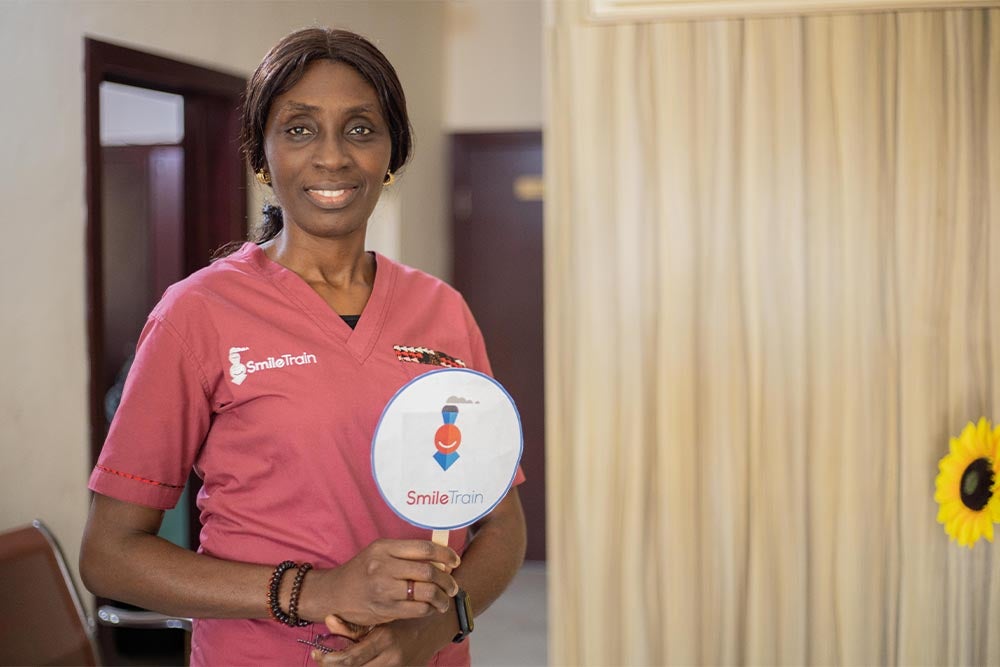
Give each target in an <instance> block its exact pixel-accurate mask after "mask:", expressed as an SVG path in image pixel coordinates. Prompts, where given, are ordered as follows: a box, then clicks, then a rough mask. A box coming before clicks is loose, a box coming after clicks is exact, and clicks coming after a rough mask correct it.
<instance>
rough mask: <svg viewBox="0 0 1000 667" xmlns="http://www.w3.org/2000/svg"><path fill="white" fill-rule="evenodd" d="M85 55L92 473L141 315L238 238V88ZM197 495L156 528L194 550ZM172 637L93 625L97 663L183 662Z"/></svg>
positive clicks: (182, 71) (200, 73)
mask: <svg viewBox="0 0 1000 667" xmlns="http://www.w3.org/2000/svg"><path fill="white" fill-rule="evenodd" d="M84 48H85V63H86V64H85V113H86V159H87V233H86V239H87V246H86V254H87V306H88V307H87V329H88V340H89V357H90V383H89V388H88V393H89V409H90V424H91V433H90V435H91V438H90V440H91V463H92V464H93V463H95V462H96V461H97V457H98V455H99V453H100V450H101V447H102V446H103V444H104V439H105V437H106V436H107V432H108V426H109V424H110V419H111V416H112V415H113V413H114V409H115V408H116V407H117V402H116V391H120V387H121V383H122V382H123V381H124V376H125V375H126V374H127V370H128V367H129V365H130V361H131V355H132V353H133V352H134V350H135V344H136V341H137V340H138V336H139V333H140V331H141V329H142V326H143V325H144V323H145V320H146V316H147V314H148V313H149V312H150V310H151V309H152V308H153V306H154V305H155V304H156V302H157V301H158V300H159V299H160V297H161V296H162V294H163V291H164V290H165V289H166V288H167V287H168V286H169V285H170V284H172V283H174V282H177V281H178V280H181V279H182V278H184V277H185V276H186V275H188V274H190V273H192V272H193V271H196V270H198V269H199V268H201V267H203V266H206V265H207V264H208V262H209V259H210V257H211V255H212V252H213V251H214V250H215V249H216V248H218V247H220V246H222V245H223V244H225V243H227V242H229V241H234V240H238V239H241V238H244V237H245V226H246V214H247V210H246V209H247V206H246V186H245V183H246V172H245V168H244V165H243V160H242V158H241V156H240V152H239V141H238V128H239V109H240V96H241V95H242V93H243V91H244V89H245V86H246V82H245V80H244V79H243V78H242V77H239V76H235V75H232V74H227V73H224V72H219V71H215V70H210V69H207V68H204V67H199V66H196V65H192V64H189V63H184V62H181V61H177V60H173V59H170V58H164V57H161V56H156V55H153V54H149V53H144V52H141V51H137V50H134V49H130V48H127V47H123V46H118V45H115V44H109V43H107V42H101V41H98V40H94V39H89V38H88V39H85V47H84ZM199 487H200V481H199V480H198V478H197V477H196V476H195V475H192V476H191V478H190V480H189V482H188V484H187V488H186V489H185V494H184V496H182V498H181V501H180V502H179V503H178V506H177V508H176V509H175V510H173V511H171V512H168V513H167V516H165V519H164V524H163V528H162V529H161V535H163V536H164V537H167V538H168V539H170V540H171V541H173V542H175V543H177V544H179V545H181V546H184V547H186V548H190V549H195V548H197V546H198V530H199V525H200V522H199V520H198V514H197V508H196V507H195V504H194V498H195V497H196V494H197V491H198V489H199ZM164 531H166V532H164ZM101 602H103V601H102V600H98V604H100V603H101ZM150 632H152V634H147V633H150ZM172 634H173V633H165V632H155V631H141V630H123V629H117V628H114V629H112V628H106V627H103V626H101V627H100V628H99V631H98V638H99V641H100V643H101V649H102V653H103V654H104V656H105V659H106V660H107V661H108V664H118V663H119V662H121V661H124V660H135V659H139V660H142V659H143V658H142V657H141V656H143V655H145V654H146V653H147V652H149V653H153V654H157V655H164V654H166V653H169V651H170V650H171V647H170V646H164V645H163V644H164V643H167V644H169V643H170V642H171V641H174V642H176V641H178V640H179V642H180V645H179V649H180V650H181V651H183V636H180V637H174V638H173V640H171V638H170V635H172ZM126 656H127V657H126Z"/></svg>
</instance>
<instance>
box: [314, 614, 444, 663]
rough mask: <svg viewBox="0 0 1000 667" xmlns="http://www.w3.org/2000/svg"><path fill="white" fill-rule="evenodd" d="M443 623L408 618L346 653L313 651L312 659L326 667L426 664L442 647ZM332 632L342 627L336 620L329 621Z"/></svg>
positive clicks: (381, 627)
mask: <svg viewBox="0 0 1000 667" xmlns="http://www.w3.org/2000/svg"><path fill="white" fill-rule="evenodd" d="M442 626H443V624H442V623H441V619H440V618H438V617H437V616H436V615H435V616H432V617H425V618H407V619H401V620H398V621H393V622H391V623H386V624H384V625H379V626H376V627H375V628H373V629H372V631H371V632H369V633H368V634H367V635H365V636H364V637H363V638H362V639H361V640H360V641H358V643H356V644H354V645H353V646H350V647H348V648H347V649H345V650H343V651H338V652H334V653H323V652H322V651H319V650H314V651H313V652H312V659H313V660H314V661H315V662H316V663H317V664H318V665H323V666H324V667H332V666H334V665H370V666H371V667H382V666H385V667H393V666H396V665H426V664H428V663H429V662H430V661H431V658H433V657H434V654H435V653H437V652H438V650H440V648H441V645H442V644H441V641H440V639H439V637H438V636H437V635H439V634H441V633H440V630H439V628H442ZM327 627H328V628H329V629H330V630H331V632H338V633H339V632H341V630H342V628H340V627H339V626H338V623H337V622H336V620H334V619H330V620H328V621H327Z"/></svg>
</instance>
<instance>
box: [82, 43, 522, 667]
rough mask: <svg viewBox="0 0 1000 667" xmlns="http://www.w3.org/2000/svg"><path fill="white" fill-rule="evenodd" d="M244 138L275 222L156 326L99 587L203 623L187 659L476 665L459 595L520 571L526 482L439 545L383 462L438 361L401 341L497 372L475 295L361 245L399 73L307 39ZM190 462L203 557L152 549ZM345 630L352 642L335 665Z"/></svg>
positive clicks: (291, 51)
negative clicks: (388, 410)
mask: <svg viewBox="0 0 1000 667" xmlns="http://www.w3.org/2000/svg"><path fill="white" fill-rule="evenodd" d="M242 134H243V137H242V138H243V142H244V151H245V153H246V156H247V160H248V162H249V164H250V166H251V168H252V169H253V171H254V172H255V173H256V174H257V178H258V180H259V181H261V182H262V183H263V184H266V185H270V187H272V188H273V190H274V195H275V197H276V199H277V201H278V203H279V204H280V208H279V207H275V206H269V207H266V209H265V224H264V227H263V230H262V233H261V234H260V237H259V238H258V239H257V240H256V242H255V243H246V244H244V245H243V246H242V247H241V248H239V250H237V251H236V252H233V253H232V254H230V255H228V256H226V257H224V258H222V259H219V260H217V261H216V262H215V263H213V264H212V265H211V266H209V267H208V268H206V269H203V270H202V271H199V272H197V273H195V274H193V275H192V276H190V277H188V278H187V279H185V280H183V281H182V282H180V283H178V284H177V285H174V286H173V287H171V288H170V290H168V292H167V293H166V294H165V295H164V297H163V300H162V301H161V302H160V303H159V304H158V305H157V306H156V308H155V309H154V310H153V312H152V313H151V314H150V317H149V320H148V322H147V325H146V327H145V329H144V330H143V333H142V336H141V338H140V341H139V345H138V349H137V354H136V358H135V362H134V364H133V367H132V370H131V372H130V375H129V379H128V382H127V383H126V387H125V391H124V395H123V398H122V402H121V406H120V408H119V411H118V413H117V415H116V417H115V421H114V423H113V424H112V426H111V430H110V433H109V435H108V439H107V442H106V443H105V446H104V450H103V451H102V454H101V457H100V460H99V461H98V464H97V466H96V467H95V469H94V472H93V474H92V476H91V481H90V488H91V489H92V490H93V491H95V492H96V493H95V496H94V503H93V507H92V509H91V514H90V518H89V521H88V524H87V529H86V532H85V535H84V542H83V546H82V550H81V563H80V566H81V572H82V575H83V578H84V581H85V582H86V584H87V587H88V588H89V589H90V590H91V591H93V592H94V593H95V594H97V595H101V596H105V597H109V598H114V599H118V600H123V601H126V602H130V603H133V604H137V605H140V606H142V607H146V608H149V609H154V610H158V611H162V612H165V613H169V614H175V615H184V616H191V617H194V618H196V619H198V620H196V622H195V630H194V634H193V637H192V646H191V662H192V664H292V663H299V664H305V663H306V662H307V658H308V657H309V656H310V655H311V656H312V657H313V659H314V660H317V661H319V662H322V663H323V664H372V665H389V664H427V663H428V662H431V661H434V662H435V663H436V664H468V662H469V649H468V642H467V641H462V640H464V637H465V634H466V632H465V630H467V628H463V627H462V623H461V619H460V618H459V614H458V613H457V610H456V599H457V600H459V601H463V600H465V599H468V600H470V601H471V603H472V609H473V612H474V613H479V612H481V611H482V610H483V609H485V608H486V607H487V606H488V605H489V603H490V602H492V601H493V600H494V599H496V597H497V596H498V595H499V594H500V593H501V592H502V590H503V589H504V588H505V587H506V586H507V584H508V583H509V582H510V580H511V578H512V577H513V575H514V573H515V572H516V570H517V568H518V567H519V566H520V564H521V562H522V559H523V556H524V542H525V536H524V517H523V513H522V510H521V506H520V501H519V500H518V494H517V489H516V487H515V488H512V489H511V491H510V493H509V494H508V495H507V497H506V498H505V499H504V500H503V501H502V502H501V503H500V504H499V505H498V506H497V507H496V508H495V509H494V510H493V512H492V513H490V514H489V515H488V516H487V517H485V518H484V519H482V520H481V521H480V522H479V523H478V524H477V525H475V526H473V527H472V529H471V530H470V531H469V534H468V535H466V531H452V532H451V541H450V545H449V547H444V546H438V545H435V544H433V543H432V542H430V541H428V540H427V537H428V535H427V531H425V530H421V529H417V528H414V527H412V526H410V525H408V524H406V523H405V522H403V521H402V520H401V519H399V518H398V517H396V515H395V514H393V512H392V511H391V510H390V509H389V508H388V506H387V505H386V504H385V503H384V502H383V501H382V500H381V498H380V496H379V494H378V491H377V489H376V487H375V484H374V481H373V479H372V475H371V469H370V456H369V452H370V443H371V438H372V433H373V431H374V428H375V424H376V422H377V420H378V417H379V415H380V413H381V410H382V408H383V406H384V405H385V403H386V402H387V401H388V399H389V398H390V397H391V396H392V395H393V394H394V393H395V391H396V390H397V389H399V387H401V386H402V385H403V384H404V383H405V382H407V381H408V380H410V379H411V378H413V377H415V376H416V375H419V374H420V373H422V372H425V371H427V370H430V369H431V367H430V366H427V365H424V364H421V363H409V362H410V361H412V354H408V353H407V352H408V350H406V349H404V348H409V349H412V348H424V349H426V350H428V353H427V354H424V355H422V357H421V358H422V359H423V360H424V361H428V362H430V363H442V364H446V365H453V364H458V365H461V364H464V365H467V366H468V367H470V368H474V369H477V370H481V371H484V372H489V362H488V360H487V358H486V352H485V347H484V344H483V340H482V336H481V334H480V332H479V329H478V327H477V326H476V324H475V321H474V320H473V318H472V315H471V314H470V313H469V310H468V308H467V307H466V305H465V303H464V301H463V300H462V298H461V296H459V295H458V293H457V292H455V291H454V290H453V289H451V288H450V287H448V286H447V285H445V284H444V283H442V282H440V281H438V280H436V279H434V278H431V277H430V276H427V275H426V274H423V273H420V272H418V271H415V270H413V269H410V268H408V267H405V266H402V265H400V264H397V263H395V262H393V261H391V260H389V259H387V258H385V257H383V256H381V255H377V254H374V253H368V252H365V250H364V244H365V232H366V228H367V224H368V219H369V216H370V215H371V213H372V210H373V209H374V208H375V204H376V202H377V201H378V198H379V196H380V194H381V191H382V188H383V187H386V186H388V185H389V184H391V183H392V181H393V179H394V174H395V173H396V172H397V171H398V170H399V169H400V168H401V167H402V166H403V165H404V164H405V163H406V160H407V157H408V156H409V153H410V148H411V138H410V125H409V120H408V118H407V115H406V103H405V99H404V96H403V91H402V89H401V87H400V84H399V81H398V79H397V77H396V73H395V71H394V70H393V68H392V66H391V65H390V64H389V62H388V61H387V60H386V59H385V57H384V56H383V55H382V53H380V52H379V51H378V49H376V48H375V47H374V46H373V45H372V44H370V43H369V42H368V41H367V40H365V39H364V38H362V37H360V36H358V35H355V34H353V33H349V32H345V31H339V30H324V29H307V30H301V31H298V32H295V33H293V34H291V35H289V36H288V37H286V38H285V39H283V40H282V41H281V42H280V43H279V44H277V45H276V46H275V47H274V48H273V49H272V50H271V51H270V52H269V53H268V54H267V56H265V58H264V60H263V62H261V64H260V66H259V67H258V68H257V70H256V71H255V72H254V74H253V76H252V78H251V80H250V82H249V84H248V87H247V95H246V100H245V109H244V114H243V130H242ZM192 467H193V469H194V470H195V471H196V472H197V473H198V474H199V476H201V477H202V479H203V484H204V485H203V488H202V491H201V493H200V494H199V496H198V506H199V508H200V510H201V520H202V531H201V548H200V552H199V553H197V554H195V553H192V552H189V551H186V550H183V549H180V548H178V547H176V546H174V545H172V544H170V543H169V542H166V541H164V540H162V539H160V538H158V537H157V536H156V533H157V530H158V528H159V525H160V521H161V519H162V516H163V510H165V509H168V508H170V507H172V506H174V505H175V504H176V502H177V499H178V498H179V496H180V492H181V488H182V487H183V485H184V482H185V480H186V479H187V476H188V473H189V471H190V470H191V469H192ZM520 480H521V476H520V474H519V475H518V480H517V481H518V482H519V481H520ZM456 596H457V598H456ZM324 622H325V626H324ZM330 633H334V634H339V635H347V636H351V637H352V638H353V639H356V640H357V641H356V643H354V644H350V645H348V647H347V648H346V649H344V650H342V651H335V652H324V651H325V650H326V649H328V648H330V647H331V645H330V639H329V638H328V636H325V635H329V634H330ZM455 640H458V643H455ZM314 647H315V648H314ZM338 648H339V647H338Z"/></svg>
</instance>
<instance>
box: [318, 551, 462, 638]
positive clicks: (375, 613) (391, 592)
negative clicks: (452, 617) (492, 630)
mask: <svg viewBox="0 0 1000 667" xmlns="http://www.w3.org/2000/svg"><path fill="white" fill-rule="evenodd" d="M459 562H460V559H459V557H458V554H456V553H455V552H454V551H452V550H451V549H449V548H448V547H443V546H440V545H437V544H434V543H433V542H429V541H425V540H376V541H374V542H372V543H371V544H369V545H368V546H367V547H365V548H364V549H363V550H362V551H361V552H360V553H358V555H356V556H355V557H354V558H352V559H351V560H349V561H348V562H346V563H344V564H343V565H341V566H340V567H336V568H333V569H329V570H322V571H314V572H310V574H309V577H308V578H307V579H306V581H305V583H304V585H303V587H302V597H301V602H300V605H299V615H300V616H301V617H302V618H306V619H309V620H317V621H318V620H320V619H324V618H326V617H327V616H328V615H330V614H334V615H335V616H336V617H339V619H341V620H343V621H347V622H348V623H353V624H355V625H358V626H370V625H380V624H383V623H388V622H389V621H395V620H397V619H404V618H420V617H424V616H428V615H431V614H435V613H442V612H445V611H447V610H448V609H449V605H450V604H451V598H452V596H454V595H455V594H456V593H457V592H458V584H457V583H455V579H454V578H453V577H452V576H451V571H452V570H454V569H455V568H456V567H458V565H459ZM411 585H412V596H411V595H410V591H411ZM340 634H343V633H340Z"/></svg>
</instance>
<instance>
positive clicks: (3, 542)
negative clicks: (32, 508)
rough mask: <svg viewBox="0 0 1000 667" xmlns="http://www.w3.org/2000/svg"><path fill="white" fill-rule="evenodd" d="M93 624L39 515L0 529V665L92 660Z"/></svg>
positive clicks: (94, 652)
mask: <svg viewBox="0 0 1000 667" xmlns="http://www.w3.org/2000/svg"><path fill="white" fill-rule="evenodd" d="M98 662H99V657H98V652H97V648H96V644H95V642H94V624H93V621H91V619H90V618H88V617H87V614H86V613H85V612H84V610H83V605H82V604H81V602H80V595H79V593H77V589H76V586H75V584H74V583H73V577H72V575H71V574H70V571H69V568H67V567H66V559H65V558H64V557H63V554H62V550H61V549H60V548H59V544H58V543H57V542H56V540H55V538H54V537H53V536H52V533H50V532H49V530H48V529H47V528H46V527H45V526H44V525H43V524H42V522H41V521H37V520H36V521H33V522H32V523H31V525H30V526H25V527H23V528H19V529H16V530H11V531H8V532H5V533H2V534H0V665H97V664H98Z"/></svg>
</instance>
